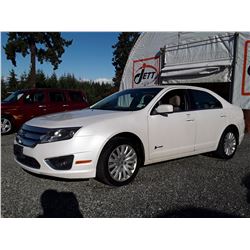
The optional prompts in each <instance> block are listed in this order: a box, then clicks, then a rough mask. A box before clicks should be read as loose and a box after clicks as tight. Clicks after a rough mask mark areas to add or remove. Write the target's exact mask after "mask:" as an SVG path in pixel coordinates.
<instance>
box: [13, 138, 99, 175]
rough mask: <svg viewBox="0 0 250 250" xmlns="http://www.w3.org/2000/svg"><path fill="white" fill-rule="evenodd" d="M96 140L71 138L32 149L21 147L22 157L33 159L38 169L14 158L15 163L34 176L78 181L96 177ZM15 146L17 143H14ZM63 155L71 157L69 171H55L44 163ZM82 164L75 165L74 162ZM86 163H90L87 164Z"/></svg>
mask: <svg viewBox="0 0 250 250" xmlns="http://www.w3.org/2000/svg"><path fill="white" fill-rule="evenodd" d="M97 141H98V140H96V138H94V137H91V138H90V136H84V137H73V138H72V139H70V140H65V141H59V142H52V143H45V144H37V145H36V146H35V147H34V148H30V147H25V146H22V145H20V146H22V147H23V155H25V156H27V158H29V157H31V158H34V159H35V160H36V161H37V162H38V163H39V165H40V168H34V167H32V166H31V164H25V161H24V162H20V161H19V160H18V157H16V156H15V161H16V162H17V163H18V164H19V165H20V166H21V167H22V168H23V169H25V170H27V171H30V172H32V173H35V174H41V175H48V176H54V177H59V178H68V179H76V178H77V179H78V178H80V179H81V178H94V177H95V175H96V164H97V159H98V151H99V150H97V149H98V148H96V147H97V145H96V142H97ZM14 144H17V145H19V144H18V143H17V141H16V140H15V141H14ZM64 155H73V156H74V159H73V163H72V167H71V168H70V169H69V170H55V169H53V168H52V167H51V166H49V164H48V163H47V162H46V159H48V158H53V157H60V156H64ZM79 161H80V162H82V161H85V162H84V163H80V164H76V162H79ZM86 161H90V162H87V163H86Z"/></svg>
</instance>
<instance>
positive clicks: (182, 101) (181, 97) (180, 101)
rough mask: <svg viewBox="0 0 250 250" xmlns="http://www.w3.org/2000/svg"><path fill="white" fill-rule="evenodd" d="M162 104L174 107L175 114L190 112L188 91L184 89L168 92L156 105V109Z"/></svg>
mask: <svg viewBox="0 0 250 250" xmlns="http://www.w3.org/2000/svg"><path fill="white" fill-rule="evenodd" d="M162 104H170V105H173V108H174V112H181V111H186V110H188V103H187V98H186V91H185V90H184V89H176V90H171V91H169V92H167V93H166V94H165V95H164V96H163V97H162V98H161V99H160V101H159V102H158V103H157V104H156V106H155V107H154V109H155V108H157V107H158V106H159V105H162ZM153 114H154V113H153Z"/></svg>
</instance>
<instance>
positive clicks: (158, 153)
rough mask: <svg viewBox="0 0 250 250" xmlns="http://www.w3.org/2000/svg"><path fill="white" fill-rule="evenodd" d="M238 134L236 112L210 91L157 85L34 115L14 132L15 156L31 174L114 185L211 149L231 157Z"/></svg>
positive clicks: (240, 128)
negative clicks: (154, 166)
mask: <svg viewBox="0 0 250 250" xmlns="http://www.w3.org/2000/svg"><path fill="white" fill-rule="evenodd" d="M243 136H244V119H243V113H242V110H241V109H240V108H239V107H236V106H234V105H232V104H230V103H228V102H227V101H225V100H224V99H223V98H221V97H220V96H218V95H217V94H215V93H213V92H212V91H209V90H207V89H203V88H198V87H191V86H166V87H163V86H158V87H147V88H138V89H128V90H124V91H121V92H117V93H115V94H113V95H111V96H108V97H106V98H105V99H103V100H101V101H100V102H98V103H96V104H95V105H93V106H91V107H90V108H89V109H84V110H79V111H73V112H64V113H57V114H52V115H46V116H41V117H37V118H34V119H32V120H30V121H28V122H26V123H25V124H24V125H23V126H22V128H21V129H20V130H19V132H18V133H17V136H16V139H15V142H14V154H15V160H16V162H17V163H19V164H20V165H21V167H22V168H24V169H26V170H28V171H30V172H33V173H36V174H42V175H49V176H55V177H62V178H93V177H96V178H97V179H99V180H100V181H102V182H104V183H107V184H109V185H116V186H121V185H125V184H128V183H129V182H131V181H132V180H133V179H134V178H135V176H136V174H137V172H138V170H139V168H140V167H141V166H142V165H148V164H151V163H156V162H161V161H166V160H170V159H175V158H179V157H184V156H190V155H195V154H201V153H205V152H211V151H214V152H215V153H216V154H217V156H219V157H221V158H224V159H230V158H231V157H233V155H234V154H235V152H236V149H237V146H238V145H239V144H240V143H241V141H242V139H243Z"/></svg>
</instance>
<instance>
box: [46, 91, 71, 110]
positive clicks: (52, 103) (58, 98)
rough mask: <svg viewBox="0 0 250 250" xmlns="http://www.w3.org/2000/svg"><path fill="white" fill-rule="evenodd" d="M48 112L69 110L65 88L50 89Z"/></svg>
mask: <svg viewBox="0 0 250 250" xmlns="http://www.w3.org/2000/svg"><path fill="white" fill-rule="evenodd" d="M48 98H49V102H48V113H57V112H63V111H67V110H68V106H69V105H68V103H67V100H66V96H65V93H64V91H63V90H49V91H48Z"/></svg>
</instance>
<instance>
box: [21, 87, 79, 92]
mask: <svg viewBox="0 0 250 250" xmlns="http://www.w3.org/2000/svg"><path fill="white" fill-rule="evenodd" d="M32 90H46V91H59V90H60V91H81V92H82V90H80V89H61V88H30V89H19V90H17V91H25V92H27V91H32Z"/></svg>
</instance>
